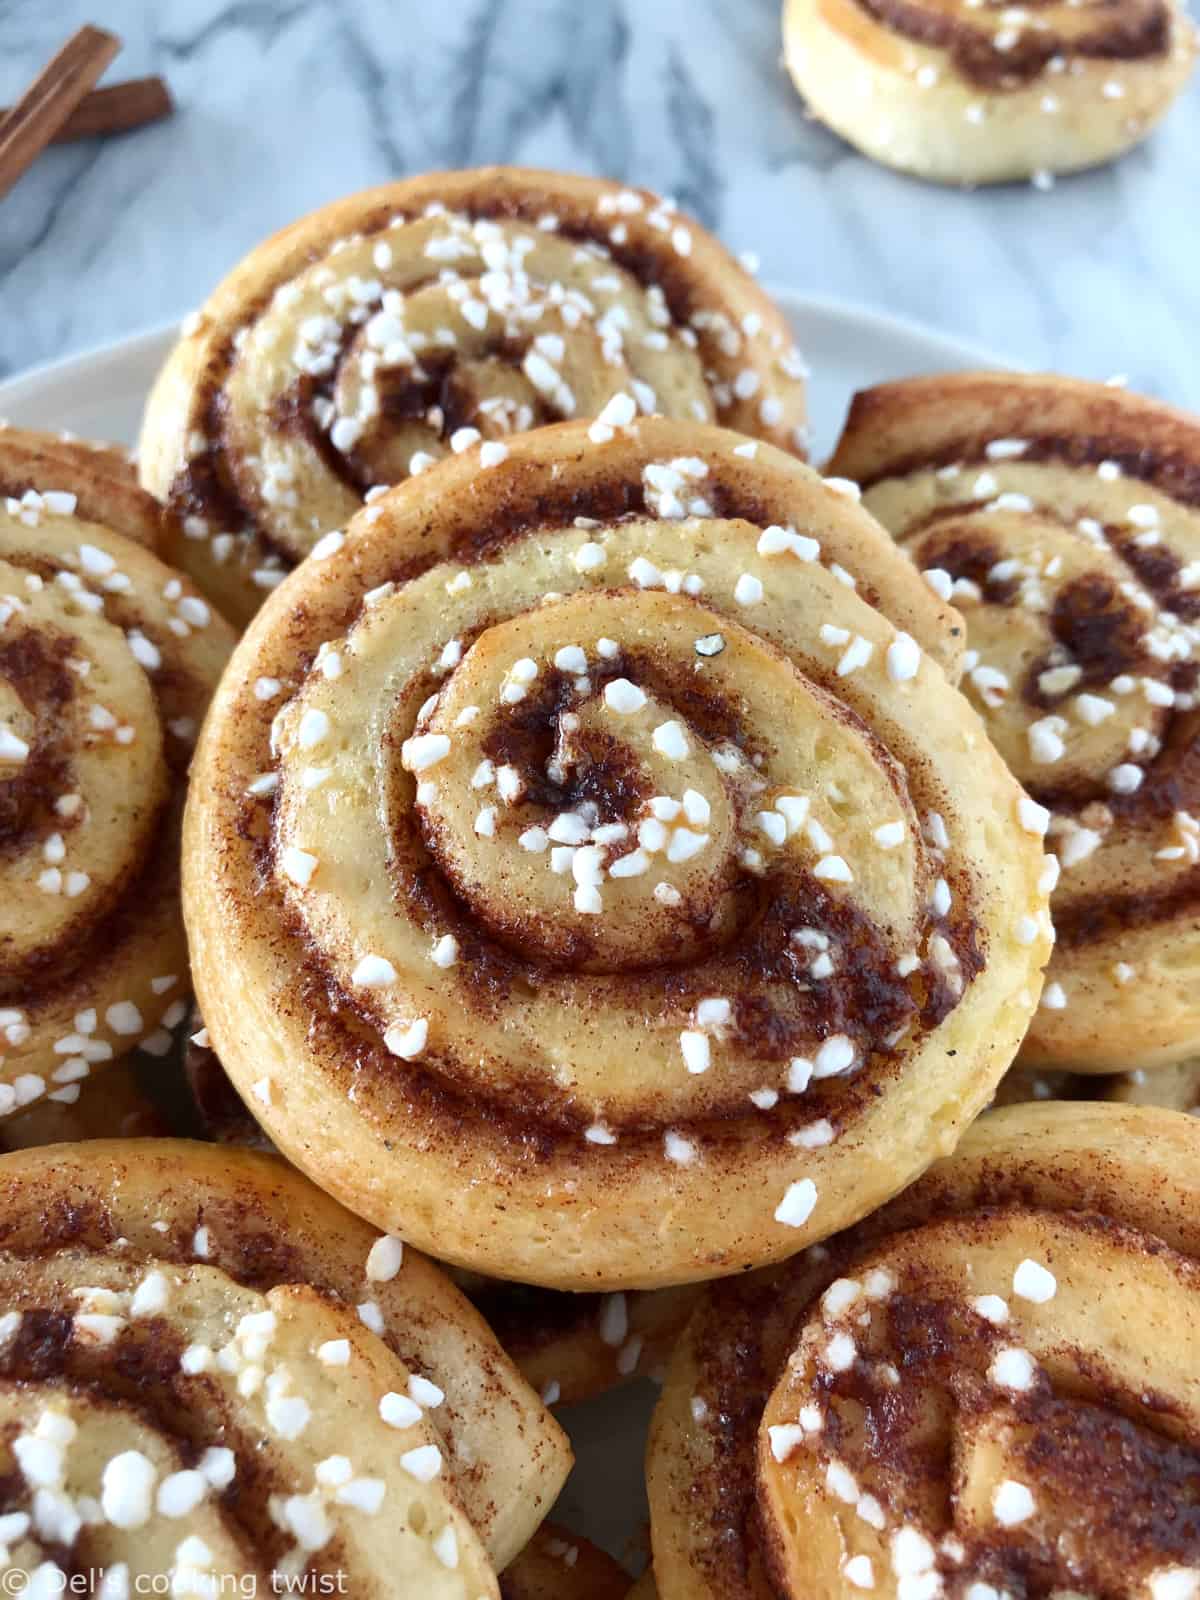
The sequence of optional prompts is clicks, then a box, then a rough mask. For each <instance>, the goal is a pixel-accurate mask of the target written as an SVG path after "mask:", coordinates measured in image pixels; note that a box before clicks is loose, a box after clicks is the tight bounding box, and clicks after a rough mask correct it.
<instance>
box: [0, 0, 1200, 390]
mask: <svg viewBox="0 0 1200 1600" xmlns="http://www.w3.org/2000/svg"><path fill="white" fill-rule="evenodd" d="M85 20H91V21H102V22H104V23H105V24H106V25H108V26H110V27H113V28H115V29H116V30H117V31H119V32H120V33H121V34H122V36H123V37H124V38H125V40H126V49H125V51H124V52H123V54H122V56H121V57H120V59H119V62H118V63H117V68H116V71H117V72H118V73H119V75H121V76H132V75H134V74H138V73H143V72H151V71H157V72H162V73H164V74H165V75H166V76H167V78H168V79H169V81H170V84H171V87H172V89H173V91H174V93H175V95H176V97H177V99H178V102H179V108H180V109H179V113H178V115H177V116H175V117H174V118H173V119H172V120H171V121H169V122H167V123H164V124H162V125H160V126H158V127H155V128H150V129H146V130H144V131H142V132H139V133H137V134H134V135H130V136H127V137H125V138H121V139H114V140H109V141H106V142H103V143H98V142H92V143H87V144H80V145H76V146H73V147H66V148H61V149H57V150H53V151H50V152H48V153H47V154H46V155H45V156H43V158H42V159H41V160H40V161H39V162H38V164H37V166H36V168H35V169H34V170H33V171H32V172H31V173H29V174H28V175H27V176H26V177H25V179H24V180H23V181H22V182H21V183H20V184H19V186H18V187H17V188H16V189H15V190H13V191H12V193H11V194H10V195H9V196H8V197H7V198H6V199H4V200H0V377H3V376H6V375H9V374H11V373H14V372H17V371H19V370H20V369H22V368H23V367H26V366H29V365H31V364H33V363H35V362H39V361H44V360H47V359H50V358H52V357H54V356H58V355H64V354H67V353H69V352H72V351H74V350H77V349H82V348H84V347H86V346H88V345H91V344H94V343H96V342H98V341H103V340H107V339H111V338H114V337H117V336H119V335H121V334H124V333H129V332H132V331H134V330H136V329H138V328H140V327H142V326H145V325H146V324H148V323H151V322H154V321H158V320H162V319H164V318H166V317H170V316H173V315H176V314H178V313H181V312H183V311H185V310H186V309H188V308H190V307H191V306H192V305H194V304H196V303H197V302H199V301H200V300H201V299H202V298H203V297H204V295H205V293H206V292H207V291H208V289H209V288H211V286H212V285H213V283H214V282H215V281H216V280H217V279H218V278H219V277H220V275H221V274H222V273H223V272H224V271H225V270H226V269H227V268H228V267H229V266H230V265H232V263H233V262H234V261H235V260H236V259H237V258H238V257H239V256H240V255H241V254H242V253H243V252H244V251H245V250H246V249H247V248H248V247H249V246H251V245H252V244H254V243H255V242H256V241H257V240H258V239H259V238H261V237H262V236H263V235H264V234H265V233H267V232H268V231H270V230H271V229H273V228H276V227H278V226H280V225H282V224H283V223H285V222H288V221H290V220H291V219H292V218H294V217H296V216H298V215H300V214H302V213H303V212H305V211H307V210H309V209H311V208H312V207H313V206H315V205H318V204H320V203H321V202H322V201H325V200H328V199H332V198H333V197H335V196H336V195H339V194H342V193H345V192H347V191H349V190H352V189H355V188H358V187H361V186H363V185H366V184H370V183H375V182H378V181H380V180H382V179H384V178H387V177H389V176H394V175H398V174H401V173H405V172H414V171H420V170H422V169H425V168H429V167H446V166H460V165H471V164H476V163H482V162H487V161H515V162H526V163H531V164H540V165H545V166H551V167H561V168H576V169H580V170H584V171H589V172H597V173H606V174H611V175H613V176H616V177H620V178H625V179H629V180H632V181H635V182H638V183H645V184H648V185H650V186H651V187H654V188H658V189H660V190H663V191H665V192H668V193H671V194H673V195H674V196H675V197H676V198H677V199H678V200H679V202H680V204H681V205H683V206H685V207H687V208H689V209H691V210H692V211H694V212H695V213H697V214H698V215H699V216H700V217H701V218H702V220H703V221H705V222H706V223H708V224H710V225H711V226H715V227H716V228H717V229H718V230H719V231H720V233H721V234H722V236H723V237H724V238H725V240H726V241H727V242H728V243H729V244H730V245H731V246H733V247H734V248H735V249H737V250H744V249H753V250H755V251H756V252H757V253H758V254H759V256H760V257H761V260H762V274H763V277H764V279H765V280H766V281H767V282H768V283H773V284H779V285H787V286H790V287H794V288H796V289H798V290H800V291H801V292H807V293H812V294H820V295H828V296H835V297H838V298H841V299H845V300H853V301H858V302H861V303H863V304H866V305H870V306H872V307H875V308H878V309H882V310H889V311H894V312H898V313H901V314H905V315H908V316H910V317H916V318H919V319H921V320H923V321H925V322H927V323H931V324H933V325H935V326H937V327H939V328H941V329H942V330H943V331H945V332H947V333H957V334H961V335H963V336H966V337H968V338H971V339H973V340H974V341H976V342H977V343H980V344H983V345H985V346H989V347H990V348H992V349H994V350H996V351H997V352H999V353H1001V354H1004V355H1007V356H1008V357H1010V358H1011V359H1012V360H1014V361H1017V362H1021V363H1026V364H1029V365H1034V366H1051V367H1057V368H1059V369H1060V370H1064V371H1071V372H1076V373H1079V374H1081V375H1084V376H1090V377H1106V376H1109V375H1111V374H1112V373H1115V372H1122V373H1126V374H1127V375H1128V376H1129V379H1130V382H1131V384H1132V385H1133V386H1135V387H1137V388H1141V389H1144V390H1147V391H1150V392H1155V393H1158V394H1161V395H1163V396H1165V397H1167V398H1169V399H1172V400H1175V401H1177V402H1179V403H1183V404H1190V405H1192V406H1194V407H1196V408H1198V409H1200V339H1198V338H1197V330H1198V328H1200V270H1198V268H1197V257H1198V256H1200V218H1198V210H1200V80H1195V81H1193V83H1192V86H1191V88H1190V89H1189V90H1188V92H1187V93H1186V94H1185V96H1184V98H1183V100H1182V102H1181V103H1180V104H1179V105H1178V106H1177V107H1176V109H1175V111H1174V112H1173V113H1172V115H1171V116H1170V117H1169V118H1168V120H1167V122H1166V124H1165V125H1164V126H1163V127H1162V128H1161V129H1160V130H1159V131H1158V133H1157V134H1156V135H1154V137H1153V138H1152V139H1151V140H1150V141H1149V143H1148V144H1146V145H1144V146H1143V147H1142V148H1141V149H1139V150H1137V151H1135V152H1134V153H1133V154H1132V155H1130V156H1129V157H1127V158H1126V159H1125V160H1123V161H1122V162H1120V163H1118V164H1117V165H1115V166H1113V167H1110V168H1107V169H1104V170H1102V171H1099V172H1096V173H1093V174H1089V175H1086V176H1083V177H1078V178H1073V179H1066V180H1061V181H1060V182H1059V183H1058V184H1057V186H1056V187H1055V188H1054V189H1053V190H1052V191H1050V192H1047V193H1042V192H1039V191H1036V190H1034V189H1033V188H1031V187H1026V186H1013V187H1010V188H1005V189H1000V190H991V191H980V192H977V193H961V192H957V191H943V190H939V189H936V188H933V187H930V186H927V185H924V184H919V183H916V182H914V181H911V180H908V179H906V178H902V177H899V176H897V175H895V174H893V173H890V172H887V171H885V170H883V169H882V168H879V167H876V166H874V165H872V164H871V163H870V162H868V161H865V160H863V159H862V158H861V157H859V156H857V155H855V154H854V153H853V152H852V151H850V150H849V149H848V148H847V147H846V146H845V145H844V144H842V143H841V142H840V141H839V140H838V139H836V138H835V137H834V136H833V135H831V134H829V133H827V132H826V131H825V130H824V129H822V128H820V127H818V126H816V125H815V124H813V123H812V122H810V121H808V120H807V119H806V117H805V115H804V112H803V108H802V106H801V104H800V102H799V101H798V99H797V97H796V96H795V94H794V92H793V91H792V88H791V86H790V83H789V82H788V80H787V78H786V76H785V75H784V73H783V71H782V69H781V67H780V65H779V37H778V27H779V0H160V3H154V0H106V3H105V4H103V5H101V4H97V0H0V97H3V99H4V100H10V99H11V98H12V97H13V96H14V95H15V94H16V93H17V92H18V91H19V89H20V88H21V87H22V86H23V84H24V83H25V81H26V80H27V79H28V78H29V77H30V76H31V75H32V73H33V72H34V70H35V69H36V68H37V67H38V66H39V65H40V64H41V63H42V62H43V61H44V60H45V59H46V58H47V57H48V56H49V55H50V54H51V53H52V50H53V49H54V47H55V46H56V45H57V44H58V43H59V42H61V40H62V38H63V37H65V35H66V34H67V33H68V32H69V31H70V30H71V29H72V28H74V27H75V26H77V25H78V24H79V23H80V22H82V21H85Z"/></svg>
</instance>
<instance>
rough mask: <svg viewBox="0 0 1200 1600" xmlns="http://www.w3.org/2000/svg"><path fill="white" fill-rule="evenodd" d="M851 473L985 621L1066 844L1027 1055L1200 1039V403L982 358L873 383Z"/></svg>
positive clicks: (1061, 847)
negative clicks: (1053, 933)
mask: <svg viewBox="0 0 1200 1600" xmlns="http://www.w3.org/2000/svg"><path fill="white" fill-rule="evenodd" d="M830 470H832V471H835V472H839V473H844V474H845V475H846V476H847V477H851V478H854V479H855V481H857V482H861V483H862V485H863V489H864V498H865V501H866V504H867V505H868V506H869V507H870V508H871V510H872V511H874V513H875V514H876V516H878V517H879V519H880V521H881V522H882V523H883V524H884V526H885V527H886V528H888V529H889V530H890V531H891V532H892V534H893V535H894V536H895V537H896V539H897V540H898V541H899V542H900V544H901V545H902V546H903V548H904V549H905V550H906V551H908V553H909V554H910V555H912V557H913V559H914V560H915V561H916V563H917V565H918V566H919V567H920V568H922V570H923V571H925V572H926V575H927V577H928V579H929V581H930V582H931V583H934V584H935V585H936V586H937V588H938V592H939V593H941V594H943V595H946V596H947V597H950V598H952V600H953V602H954V603H955V604H956V605H957V606H958V607H959V609H960V610H961V611H962V614H963V617H964V619H965V621H966V624H967V635H968V638H967V643H968V645H969V647H970V650H969V654H968V657H967V671H966V673H965V676H964V679H963V687H964V691H965V692H966V694H967V695H968V696H969V698H970V699H971V700H972V701H973V702H974V704H975V705H976V707H977V708H978V710H979V711H980V714H981V715H982V716H983V718H984V721H985V722H986V724H987V727H988V732H989V733H990V735H991V737H992V740H993V742H994V743H995V745H996V747H997V749H998V750H999V751H1000V754H1001V755H1002V756H1004V758H1005V759H1006V760H1007V762H1008V763H1009V765H1010V767H1011V768H1012V770H1013V771H1014V772H1015V774H1016V775H1017V777H1018V778H1019V779H1020V780H1021V782H1022V783H1023V784H1025V785H1026V787H1027V788H1028V790H1029V792H1030V794H1031V795H1032V797H1033V800H1034V801H1035V802H1037V803H1038V804H1039V805H1040V806H1042V807H1044V808H1045V811H1044V812H1041V813H1038V812H1036V808H1035V814H1038V815H1042V816H1043V819H1044V821H1045V822H1046V823H1047V825H1048V830H1049V831H1048V848H1049V849H1051V850H1053V851H1054V852H1055V854H1056V856H1057V858H1058V860H1059V862H1060V863H1061V869H1062V870H1061V877H1060V880H1059V883H1058V886H1057V888H1056V890H1055V893H1054V898H1053V910H1054V921H1055V926H1056V929H1057V934H1058V939H1057V944H1056V947H1055V952H1054V956H1053V959H1052V961H1051V963H1050V967H1049V969H1048V972H1047V982H1046V988H1045V992H1044V994H1043V996H1042V1003H1041V1009H1040V1010H1039V1011H1038V1014H1037V1016H1036V1018H1035V1019H1034V1022H1033V1025H1032V1027H1031V1028H1030V1031H1029V1036H1028V1038H1027V1039H1026V1041H1025V1045H1024V1047H1023V1049H1022V1053H1021V1059H1022V1063H1023V1064H1024V1065H1029V1066H1035V1067H1039V1068H1054V1069H1069V1070H1071V1071H1075V1072H1114V1071H1118V1070H1125V1069H1127V1068H1131V1067H1145V1068H1150V1067H1156V1066H1165V1065H1168V1064H1170V1063H1172V1062H1175V1061H1179V1060H1182V1059H1185V1058H1187V1057H1189V1056H1193V1055H1195V1054H1196V1051H1197V1049H1198V1048H1200V921H1198V919H1197V909H1198V907H1200V820H1198V819H1200V767H1198V766H1197V761H1196V750H1195V745H1196V737H1197V732H1198V730H1200V710H1197V707H1198V706H1200V699H1198V698H1197V687H1198V677H1197V674H1198V672H1200V588H1198V587H1197V585H1200V420H1198V419H1197V418H1195V417H1192V416H1189V415H1188V414H1186V413H1185V412H1181V411H1176V410H1173V409H1172V408H1171V407H1169V406H1165V405H1162V404H1160V403H1159V402H1157V401H1153V400H1146V399H1143V398H1141V397H1140V396H1138V395H1133V394H1128V393H1126V392H1125V391H1124V390H1122V389H1119V388H1113V387H1110V386H1107V385H1104V384H1095V383H1082V382H1079V381H1077V380H1074V379H1070V378H1059V377H1053V376H1036V377H1023V376H1017V375H1015V374H1010V373H964V374H955V375H950V376H941V377H935V378H915V379H910V380H908V381H906V382H901V383H895V384H883V385H881V386H880V387H879V388H877V389H871V390H867V391H865V392H864V393H862V394H860V395H858V396H857V397H856V398H855V401H854V405H853V406H852V408H851V412H850V417H849V419H848V421H847V424H846V429H845V432H844V434H843V436H842V439H841V441H840V443H839V444H838V448H837V450H836V452H835V455H834V458H833V461H832V462H831V464H830Z"/></svg>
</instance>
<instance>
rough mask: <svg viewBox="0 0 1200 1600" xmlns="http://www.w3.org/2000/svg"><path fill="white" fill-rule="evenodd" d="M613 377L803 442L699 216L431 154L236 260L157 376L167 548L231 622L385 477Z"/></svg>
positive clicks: (776, 372) (544, 413)
mask: <svg viewBox="0 0 1200 1600" xmlns="http://www.w3.org/2000/svg"><path fill="white" fill-rule="evenodd" d="M625 395H628V396H631V397H632V399H633V401H634V405H635V409H636V410H638V411H640V412H661V413H663V414H664V415H667V416H670V417H679V418H687V419H691V420H693V421H696V420H698V421H701V422H705V421H711V420H719V421H721V422H724V423H726V424H728V425H729V426H731V427H735V428H740V429H741V430H743V431H744V432H746V433H751V434H756V435H760V436H761V437H763V438H764V439H768V440H770V441H771V442H773V443H775V444H779V445H782V446H784V447H785V448H789V449H794V450H797V451H799V452H800V453H803V449H804V438H805V435H804V419H805V410H804V366H803V363H802V361H801V359H800V357H799V356H798V354H797V353H796V351H795V349H794V348H793V345H792V336H791V332H790V329H789V327H788V324H787V322H786V320H785V318H784V317H783V315H782V313H781V312H780V311H779V309H778V308H777V307H776V306H775V304H774V303H773V301H771V300H770V299H769V297H768V296H766V295H765V294H763V292H762V291H761V290H760V289H759V288H758V287H757V285H756V284H755V283H754V282H753V280H752V279H751V278H750V277H749V275H748V274H747V273H746V272H745V271H743V269H742V268H741V267H740V266H739V265H738V264H737V262H735V261H734V259H733V258H732V257H731V256H730V255H729V254H728V252H727V251H726V250H725V249H724V248H723V247H722V246H721V245H720V244H718V243H717V241H716V240H715V239H714V238H713V237H712V236H711V235H710V234H708V233H707V232H706V231H705V230H704V229H703V228H702V227H700V225H699V224H698V223H696V222H695V221H694V220H693V219H692V218H690V217H687V216H684V215H682V214H681V213H679V212H677V211H676V210H675V209H674V207H673V206H672V204H671V203H670V202H668V201H664V200H661V199H660V198H659V197H658V196H656V195H653V194H650V193H648V192H647V191H646V190H643V189H629V188H623V187H622V186H621V185H619V184H616V183H608V182H603V181H601V180H598V179H593V178H581V177H572V176H570V175H568V174H564V173H554V172H535V171H529V170H525V169H522V168H515V167H511V168H510V167H488V168H484V169H481V170H479V171H471V172H440V173H434V174H431V175H429V176H424V177H419V178H410V179H406V180H405V181H403V182H400V183H392V184H387V185H385V186H383V187H382V188H378V189H370V190H367V191H366V192H365V193H363V194H358V195H353V196H351V197H350V198H348V199H345V200H340V201H338V202H336V203H335V204H333V205H329V206H325V207H323V208H322V209H321V210H320V211H317V212H314V213H313V214H312V215H311V216H309V217H305V218H303V219H301V220H300V221H299V222H296V223H294V224H293V225H292V226H291V227H290V228H286V229H284V231H283V232H282V233H279V234H276V235H275V236H274V237H273V238H271V239H269V240H267V241H266V242H265V243H264V244H262V245H260V246H259V247H258V248H257V249H256V250H254V251H253V252H252V253H251V254H250V255H249V256H248V257H247V258H246V259H245V260H244V261H243V262H241V263H240V264H239V265H238V266H237V267H236V268H235V269H234V270H233V272H232V273H230V275H229V276H228V277H227V278H226V279H225V281H224V282H223V283H222V284H220V285H219V287H218V288H217V289H216V290H215V291H214V292H213V294H212V296H211V297H210V298H209V300H208V302H207V303H206V304H205V306H204V307H203V308H202V310H201V311H199V312H198V313H197V314H195V315H194V316H192V317H190V318H189V319H188V320H187V321H186V322H185V324H184V326H183V329H182V330H181V339H180V342H179V344H178V345H177V346H176V348H175V351H174V353H173V354H172V355H171V357H170V358H169V360H168V362H167V364H166V366H165V368H164V369H163V372H162V374H161V376H160V378H159V379H158V382H157V384H156V385H155V388H154V391H153V393H152V394H151V396H150V400H149V403H148V406H147V410H146V417H145V422H144V425H143V430H142V439H141V446H140V452H141V473H142V481H143V483H145V484H146V486H147V487H148V488H149V489H150V490H151V491H152V493H154V494H155V495H157V496H158V498H159V499H161V500H163V501H164V502H166V503H167V504H168V505H169V506H170V508H171V510H172V512H173V513H174V519H173V522H172V528H173V531H174V533H175V535H176V537H175V539H174V542H173V545H172V552H173V554H172V559H174V560H175V561H176V562H177V563H178V564H179V565H180V566H181V567H183V568H184V569H185V570H186V571H188V572H190V573H191V574H192V576H193V577H194V578H195V579H196V581H197V583H199V584H200V586H201V588H203V589H204V590H205V591H206V592H207V593H208V594H209V595H211V597H212V598H213V600H214V601H215V602H216V603H217V604H218V605H219V606H220V607H221V609H222V610H223V611H224V612H225V614H226V615H227V616H229V617H230V618H231V619H233V620H234V621H235V622H238V623H244V622H246V621H247V620H248V619H249V618H250V617H251V616H252V615H253V613H254V612H255V611H256V610H257V608H258V606H259V605H260V604H261V602H262V600H263V598H264V597H265V595H266V594H267V593H268V592H269V591H270V589H271V588H273V587H274V586H275V585H276V584H278V583H279V581H280V579H281V578H282V577H283V575H284V573H285V572H286V571H287V570H288V569H289V568H290V567H292V566H294V565H295V563H296V562H297V561H299V560H300V559H301V557H303V556H305V555H307V554H308V552H309V551H310V550H311V549H312V547H313V545H314V544H316V542H317V541H318V539H319V538H320V537H321V535H322V534H324V533H326V532H328V531H329V530H330V529H331V528H338V527H341V526H342V525H343V524H344V523H345V522H347V521H348V520H349V518H350V517H351V515H352V514H353V512H354V511H355V510H357V508H358V507H359V505H360V504H361V503H362V501H363V500H364V498H366V497H369V496H370V495H371V494H372V493H373V492H378V490H379V488H380V486H381V485H384V484H391V483H396V482H398V481H400V480H401V479H404V478H407V477H409V476H411V475H415V474H417V473H420V472H422V471H424V470H426V469H427V468H428V467H429V466H431V465H432V464H433V463H434V462H435V461H436V460H438V459H439V458H440V457H442V456H444V455H447V454H450V453H452V452H455V451H459V450H462V449H464V448H468V447H469V445H470V444H471V443H472V442H473V441H477V440H479V439H481V438H482V440H483V441H484V448H485V453H486V452H496V451H498V450H500V449H501V448H502V446H503V444H504V442H505V441H506V440H507V439H508V438H509V437H510V435H511V434H513V433H514V432H516V431H521V430H524V429H528V428H531V427H534V426H536V425H538V424H539V423H543V422H553V421H555V420H558V419H559V418H564V417H594V416H596V415H598V414H599V413H601V412H602V411H604V410H605V408H606V406H609V405H611V404H612V403H613V402H614V401H619V403H620V404H624V400H623V398H622V399H619V397H623V396H625Z"/></svg>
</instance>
